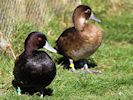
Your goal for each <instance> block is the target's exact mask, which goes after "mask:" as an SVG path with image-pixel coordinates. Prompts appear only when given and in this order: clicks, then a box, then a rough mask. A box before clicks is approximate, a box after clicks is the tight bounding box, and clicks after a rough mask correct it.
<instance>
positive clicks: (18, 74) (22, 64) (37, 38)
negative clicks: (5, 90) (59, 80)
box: [12, 32, 56, 95]
mask: <svg viewBox="0 0 133 100" xmlns="http://www.w3.org/2000/svg"><path fill="white" fill-rule="evenodd" d="M46 41H47V39H46V37H45V35H44V34H42V33H39V32H32V33H30V34H29V35H28V37H27V38H26V40H25V50H24V52H23V53H22V54H20V56H19V57H18V58H17V60H16V61H15V66H14V71H13V74H14V78H15V79H14V80H13V81H12V83H13V86H14V87H16V88H17V87H20V89H22V91H26V92H33V91H36V92H40V93H41V95H43V94H44V89H45V87H46V86H48V85H49V84H50V83H51V82H52V81H53V79H54V77H55V75H56V66H55V63H54V62H53V61H52V59H51V57H50V56H49V55H48V54H47V53H46V52H44V51H39V50H38V49H40V48H43V46H44V45H45V43H46Z"/></svg>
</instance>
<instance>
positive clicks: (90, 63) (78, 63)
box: [57, 57, 97, 69]
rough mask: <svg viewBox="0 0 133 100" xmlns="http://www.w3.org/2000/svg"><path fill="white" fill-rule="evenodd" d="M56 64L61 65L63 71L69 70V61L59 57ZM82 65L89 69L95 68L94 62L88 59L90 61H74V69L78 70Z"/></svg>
mask: <svg viewBox="0 0 133 100" xmlns="http://www.w3.org/2000/svg"><path fill="white" fill-rule="evenodd" d="M57 63H58V64H61V65H63V68H64V69H69V68H70V67H69V60H68V59H66V58H64V57H61V58H59V59H58V60H57ZM84 64H87V65H88V67H89V68H94V67H96V66H97V64H96V62H95V61H94V60H93V59H92V58H90V59H82V60H78V61H74V66H75V68H76V69H80V68H82V67H83V66H84Z"/></svg>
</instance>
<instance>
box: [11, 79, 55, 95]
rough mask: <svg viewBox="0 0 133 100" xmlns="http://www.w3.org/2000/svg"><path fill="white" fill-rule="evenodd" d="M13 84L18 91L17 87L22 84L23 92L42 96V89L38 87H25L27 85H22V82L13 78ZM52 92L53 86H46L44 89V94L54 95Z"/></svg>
mask: <svg viewBox="0 0 133 100" xmlns="http://www.w3.org/2000/svg"><path fill="white" fill-rule="evenodd" d="M12 85H13V86H14V87H15V89H16V92H17V91H18V90H17V88H18V85H19V86H20V85H21V87H20V88H21V93H22V94H29V95H34V94H36V95H38V96H40V91H38V89H36V88H33V87H25V86H22V84H21V83H18V82H17V81H15V80H13V81H12ZM52 93H53V90H52V89H51V88H44V89H43V96H46V95H47V96H52Z"/></svg>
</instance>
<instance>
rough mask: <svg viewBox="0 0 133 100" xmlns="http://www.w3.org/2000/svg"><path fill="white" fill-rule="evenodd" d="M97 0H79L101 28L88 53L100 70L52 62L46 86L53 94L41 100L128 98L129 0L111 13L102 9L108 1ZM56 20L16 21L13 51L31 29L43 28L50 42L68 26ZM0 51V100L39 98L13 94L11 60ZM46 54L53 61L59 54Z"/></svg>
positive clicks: (131, 82)
mask: <svg viewBox="0 0 133 100" xmlns="http://www.w3.org/2000/svg"><path fill="white" fill-rule="evenodd" d="M100 1H101V0H99V1H98V2H97V4H95V2H94V1H91V0H83V3H84V4H88V3H89V4H90V5H91V6H92V7H93V8H94V10H95V11H96V14H97V15H98V16H99V18H100V19H101V20H102V22H101V23H99V25H100V26H101V27H102V28H103V29H104V37H103V43H102V45H101V47H100V48H99V49H98V50H97V52H96V53H95V54H94V55H92V56H91V58H92V59H93V60H94V61H95V62H96V63H97V65H98V66H97V67H95V68H94V69H98V70H101V71H102V73H101V74H96V75H95V74H85V73H82V72H81V71H80V70H77V73H71V72H69V71H68V70H64V69H63V68H62V65H59V64H57V63H56V67H57V75H56V77H55V79H54V81H53V82H52V83H51V85H50V86H48V87H50V88H52V89H53V95H52V96H45V97H44V98H43V99H44V100H68V99H70V100H132V98H133V30H132V29H133V21H132V19H133V13H132V12H131V7H132V6H131V0H128V1H126V0H125V1H124V2H126V3H125V5H123V6H122V7H124V8H125V9H123V8H121V9H120V8H119V7H118V6H119V5H122V4H123V3H122V4H121V3H120V2H119V4H118V6H117V7H118V11H116V12H113V13H109V12H107V11H106V10H105V9H107V10H108V11H112V10H111V8H110V6H111V4H109V3H108V2H107V1H106V0H103V3H101V2H100ZM112 1H113V0H112ZM118 1H119V0H118ZM98 4H99V6H98ZM127 4H128V5H127ZM108 6H109V7H108ZM120 7H121V6H120ZM109 8H110V9H109ZM60 21H62V20H61V19H59V21H58V18H55V20H52V21H50V22H49V23H48V25H47V26H45V27H41V28H40V27H37V26H36V25H33V24H30V23H27V22H25V23H24V22H22V23H19V24H17V25H16V27H15V31H16V34H14V35H13V39H12V44H13V49H14V50H15V54H16V55H19V54H20V53H21V52H22V50H23V42H24V39H25V38H26V37H27V34H28V33H29V32H31V31H35V30H37V31H42V32H44V33H45V34H46V35H47V37H48V40H49V42H50V43H51V44H52V45H53V46H54V45H55V43H54V42H55V40H56V39H57V38H58V36H59V35H60V33H61V32H62V31H63V30H64V29H65V28H66V27H68V26H69V25H64V26H63V25H62V24H61V22H60ZM68 23H70V22H68ZM48 33H49V34H48ZM0 52H1V56H0V100H40V97H38V96H37V95H32V96H31V95H28V94H23V95H21V96H18V95H17V93H16V91H15V89H14V88H13V86H12V84H11V81H12V79H13V74H12V71H13V66H14V60H13V59H12V57H10V56H9V55H8V54H6V53H5V52H3V51H0ZM49 55H50V56H51V57H53V59H54V61H56V60H57V59H59V57H60V56H59V55H57V54H53V53H50V52H49Z"/></svg>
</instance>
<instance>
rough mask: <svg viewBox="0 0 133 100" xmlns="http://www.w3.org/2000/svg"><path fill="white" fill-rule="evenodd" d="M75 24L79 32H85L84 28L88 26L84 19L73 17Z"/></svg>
mask: <svg viewBox="0 0 133 100" xmlns="http://www.w3.org/2000/svg"><path fill="white" fill-rule="evenodd" d="M73 23H74V26H75V28H76V29H77V30H78V31H83V30H84V27H85V24H86V19H85V18H84V17H76V16H74V17H73Z"/></svg>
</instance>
